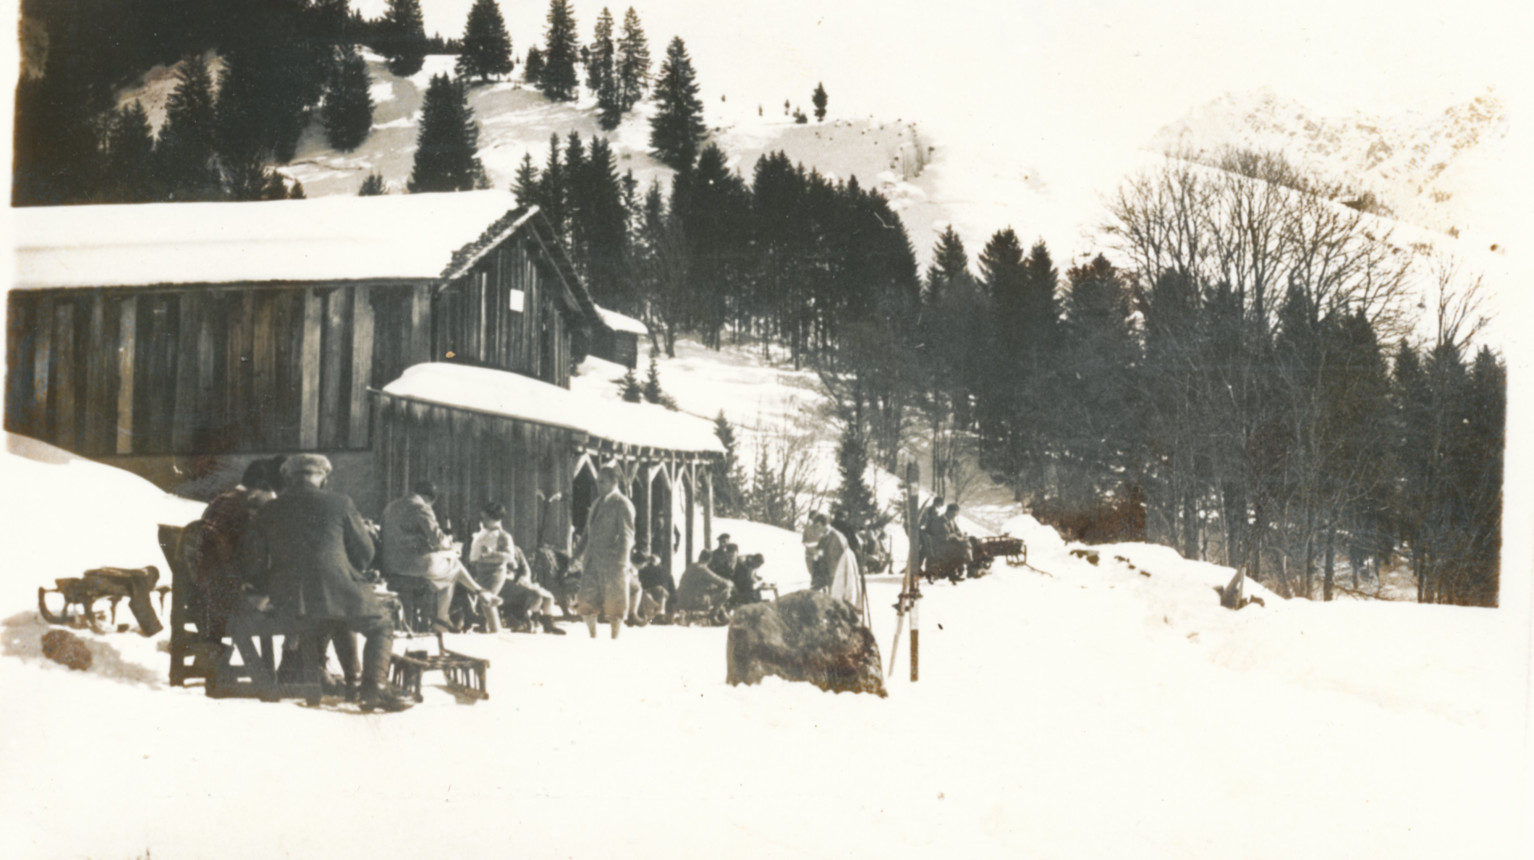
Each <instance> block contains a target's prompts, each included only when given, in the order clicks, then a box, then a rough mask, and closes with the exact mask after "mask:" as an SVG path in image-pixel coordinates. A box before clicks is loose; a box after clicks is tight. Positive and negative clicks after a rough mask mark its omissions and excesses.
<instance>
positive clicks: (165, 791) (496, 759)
mask: <svg viewBox="0 0 1534 860" xmlns="http://www.w3.org/2000/svg"><path fill="white" fill-rule="evenodd" d="M721 359H722V360H721ZM588 368H590V371H591V372H590V373H589V374H588V376H587V379H586V380H585V381H584V382H581V383H578V384H581V385H595V384H596V382H597V381H598V380H600V378H601V377H602V376H603V375H605V374H604V373H602V371H603V370H604V368H598V367H596V366H595V365H588ZM682 368H687V371H688V372H687V373H682V372H681V369H682ZM605 370H606V371H607V372H608V373H611V372H612V370H613V368H612V367H607V368H605ZM793 373H795V372H794V371H792V369H791V368H772V367H758V368H755V369H753V368H752V366H751V365H750V363H749V362H747V361H745V360H744V359H743V358H742V357H741V356H740V355H739V354H736V353H726V354H725V355H724V356H722V357H719V358H716V359H714V360H712V361H711V360H710V359H709V356H708V354H707V353H706V352H705V351H702V350H698V349H697V348H696V347H695V346H694V345H691V344H690V343H688V342H684V343H683V344H682V349H681V350H680V356H679V358H678V359H676V360H675V361H674V362H665V363H664V364H663V369H662V380H663V382H666V383H668V390H669V391H670V392H671V393H672V394H673V395H674V396H676V397H677V398H678V399H679V400H680V401H682V402H683V405H684V408H688V409H696V410H697V411H699V412H700V413H703V414H707V412H708V411H717V410H718V409H719V408H725V409H726V411H727V412H736V413H740V414H749V413H750V412H752V411H759V412H760V413H762V414H770V413H772V412H774V410H778V409H782V410H785V411H783V412H781V413H779V414H780V415H781V416H783V417H786V416H787V415H788V414H789V413H790V412H800V413H802V412H804V411H805V410H806V409H807V408H813V403H814V400H815V398H816V397H817V395H816V394H815V393H814V392H813V391H812V390H810V389H808V388H807V389H804V390H803V391H801V392H800V393H799V394H797V395H793V396H797V397H802V398H805V399H804V400H803V401H802V402H801V401H793V400H792V397H791V396H790V395H789V394H787V393H786V392H787V391H788V390H791V389H792V388H793V387H794V386H792V385H778V384H767V383H766V382H765V381H764V380H763V378H762V376H761V375H762V374H784V375H789V376H792V374H793ZM732 376H739V377H744V378H743V379H737V380H736V382H735V383H733V384H731V383H729V382H727V381H726V380H727V379H729V378H730V377H732ZM609 387H610V389H611V390H612V391H613V392H614V396H616V395H615V392H616V388H613V387H611V386H610V385H609ZM743 392H758V393H760V394H761V395H762V396H760V397H757V398H755V399H753V398H752V397H751V396H750V394H748V393H743ZM790 402H793V404H794V405H792V406H789V405H788V404H789V403H790ZM0 475H3V476H4V478H5V486H6V487H7V490H8V492H7V494H6V498H7V508H6V510H5V511H4V514H5V516H6V517H7V518H8V519H9V521H10V522H11V523H13V524H16V525H18V526H20V527H21V528H20V529H19V530H18V531H15V532H13V533H14V534H18V535H27V536H29V537H30V538H32V540H31V541H29V542H28V543H27V544H26V545H24V546H23V547H20V548H17V549H13V550H12V551H11V555H10V556H9V559H10V560H12V561H13V562H14V563H15V564H14V566H15V570H16V571H24V572H19V573H16V574H14V575H12V576H9V577H7V578H6V579H5V585H4V590H3V591H0V689H3V690H4V691H5V695H4V696H3V697H0V725H3V726H4V727H5V731H4V732H3V733H0V762H4V767H3V768H0V856H18V857H36V858H51V857H60V858H66V857H67V858H75V857H92V858H112V857H124V858H126V857H135V858H136V857H141V856H152V857H156V858H200V857H206V856H211V855H217V856H220V857H230V858H242V857H252V858H256V857H260V858H267V857H272V856H315V855H330V856H353V855H366V856H372V857H377V858H392V857H400V858H419V857H423V856H427V857H431V856H444V857H490V856H503V855H506V854H519V855H523V856H565V857H613V856H622V857H657V858H659V857H664V858H687V857H703V856H715V855H718V854H720V853H722V852H725V853H730V854H734V855H738V856H751V857H756V856H764V857H779V856H805V857H864V856H867V857H874V856H878V857H891V856H893V857H929V856H934V855H938V854H942V855H949V854H968V855H970V856H981V857H991V856H997V857H1000V856H1045V857H1102V856H1133V857H1169V858H1171V857H1177V858H1181V857H1206V856H1240V857H1272V858H1292V857H1298V856H1305V857H1357V856H1389V857H1393V858H1412V857H1422V858H1436V857H1443V856H1473V857H1478V858H1496V857H1508V858H1513V857H1519V856H1522V855H1521V850H1522V849H1523V848H1524V847H1527V842H1525V841H1521V840H1524V839H1526V836H1527V834H1526V833H1525V832H1524V831H1523V830H1522V829H1521V828H1522V827H1523V822H1524V821H1525V820H1526V819H1524V818H1523V817H1521V815H1520V812H1521V805H1520V804H1521V803H1523V802H1524V801H1525V800H1526V799H1527V796H1526V795H1525V794H1523V793H1522V791H1523V790H1524V783H1523V779H1524V778H1525V776H1526V773H1525V771H1524V769H1523V761H1524V755H1523V754H1524V753H1525V752H1526V747H1525V745H1524V744H1525V741H1526V738H1525V729H1526V714H1527V712H1526V710H1525V704H1526V695H1527V690H1528V687H1527V681H1526V678H1527V675H1526V672H1527V663H1526V660H1525V657H1526V654H1527V646H1528V640H1527V638H1526V636H1527V627H1526V626H1524V624H1525V622H1524V619H1523V616H1522V614H1521V613H1520V612H1518V611H1515V610H1479V609H1464V608H1452V607H1426V606H1417V605H1412V604H1395V603H1365V602H1348V603H1333V604H1312V603H1309V602H1306V601H1284V600H1282V599H1280V598H1278V597H1277V596H1275V595H1273V594H1271V593H1269V592H1267V591H1265V590H1264V589H1262V588H1261V587H1260V586H1258V585H1256V584H1255V583H1251V582H1248V583H1247V584H1246V588H1247V593H1248V594H1249V595H1257V596H1259V597H1262V598H1263V600H1264V603H1265V605H1263V606H1256V605H1253V606H1249V607H1247V608H1246V609H1243V610H1241V611H1240V612H1231V611H1229V610H1224V609H1221V608H1220V607H1219V605H1218V600H1217V596H1216V594H1215V592H1214V587H1215V586H1217V585H1222V584H1224V583H1225V582H1226V581H1227V580H1228V579H1229V577H1230V574H1231V572H1230V571H1229V570H1228V569H1226V568H1221V567H1218V566H1215V565H1209V564H1203V563H1195V562H1188V561H1185V560H1183V559H1181V558H1179V557H1178V556H1177V555H1176V554H1175V553H1174V552H1173V551H1171V550H1169V549H1166V548H1164V547H1155V546H1147V545H1142V544H1124V545H1110V546H1101V547H1093V548H1091V553H1080V554H1072V552H1071V551H1072V550H1082V549H1083V548H1081V547H1078V546H1073V545H1067V544H1066V543H1065V542H1063V541H1062V540H1061V539H1060V538H1059V536H1058V535H1057V534H1055V533H1054V532H1053V531H1051V530H1049V529H1047V528H1044V527H1042V526H1040V525H1038V524H1037V523H1036V522H1035V521H1033V520H1032V519H1031V518H1030V517H1027V516H1014V517H1013V518H1012V519H1010V520H1008V521H1005V522H999V523H996V527H997V528H998V529H999V530H1003V531H1007V532H1010V533H1012V534H1015V535H1018V536H1021V537H1023V538H1024V539H1025V540H1026V541H1027V544H1028V547H1029V562H1030V563H1031V565H1032V567H1011V566H1009V565H1007V564H1005V563H1004V562H998V563H997V564H996V566H995V568H994V571H993V573H992V574H991V575H990V576H988V577H985V578H983V579H980V580H976V581H969V582H964V583H961V584H959V585H957V586H955V585H950V584H946V583H944V584H938V585H933V586H928V587H927V588H926V589H925V598H924V600H923V601H922V604H921V610H920V627H921V643H922V650H921V680H920V681H919V682H916V683H912V682H911V681H909V680H908V673H909V668H908V667H909V663H908V658H909V646H908V642H906V641H902V642H901V643H900V645H899V651H898V655H896V659H895V669H896V672H895V674H894V676H893V677H892V678H891V680H890V682H889V683H890V697H889V698H888V699H884V700H879V699H875V698H872V697H867V696H852V695H834V694H826V693H822V692H820V691H818V690H816V689H814V688H813V687H809V686H805V685H793V684H788V683H786V682H781V681H778V680H775V679H769V680H768V681H767V682H765V683H764V684H763V685H761V686H760V687H754V688H732V687H729V686H727V685H726V684H725V683H724V676H725V631H724V630H723V629H722V628H675V627H663V626H655V627H648V628H642V629H626V630H624V631H623V634H622V636H621V638H620V639H619V640H618V641H616V642H613V641H610V640H608V639H606V638H605V635H604V638H600V639H596V640H592V639H590V638H588V637H587V636H586V635H585V633H584V630H583V629H581V628H580V627H579V625H571V626H569V627H568V629H569V632H570V634H571V635H568V636H564V637H553V636H547V635H526V634H521V635H519V634H497V635H482V634H481V635H476V634H470V635H463V636H455V637H450V638H449V646H450V647H453V648H455V649H457V650H460V651H463V652H465V653H470V654H474V655H477V656H483V657H486V658H488V659H489V660H490V661H491V669H490V674H489V690H490V693H491V698H490V699H489V700H488V701H484V702H479V703H475V704H468V703H464V702H460V701H458V700H457V699H456V698H455V697H454V696H453V695H452V694H451V693H449V692H448V691H447V690H446V689H444V688H442V687H441V686H439V685H438V682H437V679H436V678H435V676H428V679H427V688H426V690H425V695H426V701H425V702H424V703H423V704H421V705H419V706H417V707H416V708H414V709H412V710H411V711H409V712H407V713H404V714H399V715H388V716H384V715H373V716H364V715H362V714H360V713H359V712H357V711H356V710H355V709H354V708H353V707H351V706H347V705H344V704H341V703H338V702H328V701H327V703H326V704H324V705H322V706H321V707H320V708H318V709H310V708H307V707H304V706H302V705H299V704H296V703H294V702H285V703H279V704H263V703H260V702H255V701H243V700H224V701H215V700H211V699H207V698H205V697H204V696H203V695H202V692H201V690H200V689H198V688H196V687H195V686H193V687H188V688H184V689H178V688H172V687H169V686H168V685H167V683H166V675H167V666H168V656H167V654H166V652H165V648H166V644H167V643H166V634H164V633H162V634H160V636H158V637H156V638H154V639H144V638H142V637H140V636H138V635H136V634H135V633H123V634H112V635H105V636H97V635H93V634H90V633H88V632H87V633H82V634H81V635H82V636H84V638H85V639H86V640H87V641H88V643H89V646H90V648H91V649H92V651H93V653H94V655H95V658H96V666H95V668H93V669H92V670H91V671H88V672H84V673H81V672H73V671H70V670H66V669H64V668H63V667H61V666H58V665H56V664H54V663H51V662H49V661H47V660H45V659H43V658H42V657H41V656H40V646H39V638H40V635H41V634H42V633H43V632H44V631H45V630H46V629H47V628H46V626H45V625H43V624H42V623H41V622H40V621H39V620H38V618H37V614H36V611H35V609H34V602H33V601H34V599H35V591H33V589H34V588H35V587H36V585H39V584H46V583H47V582H48V581H49V580H50V579H51V578H53V577H55V576H64V575H69V574H71V573H75V572H78V570H80V569H82V568H83V567H87V566H92V565H96V564H102V563H112V564H120V565H138V564H146V563H159V560H158V559H157V558H156V554H157V548H156V547H154V545H153V532H154V525H155V523H157V522H163V521H169V522H184V521H186V520H187V519H190V518H191V517H193V516H195V515H196V514H197V513H198V507H197V506H196V505H192V504H190V503H186V502H180V501H178V500H175V499H173V498H170V497H167V496H165V495H164V494H163V493H161V492H159V491H158V490H157V489H155V488H154V487H152V486H150V485H148V484H146V483H144V482H142V481H140V480H139V479H137V478H134V477H132V476H128V475H126V474H125V473H122V472H119V471H117V470H114V469H111V468H109V467H106V466H103V465H100V464H96V463H91V462H89V461H83V460H80V459H79V458H74V457H71V456H69V455H66V454H62V453H61V452H58V451H57V449H52V448H49V447H48V446H45V445H40V444H38V443H35V442H31V441H29V440H24V439H19V438H16V437H11V438H9V439H8V446H7V451H6V453H5V455H4V457H3V458H0ZM716 532H728V533H730V534H731V535H732V537H733V539H734V540H735V541H736V542H737V543H738V544H740V546H741V547H742V551H744V552H762V553H763V554H764V555H766V556H767V558H768V564H767V567H766V568H765V569H764V575H765V578H767V579H769V580H772V581H776V582H777V583H778V584H779V587H780V589H781V590H782V591H783V592H785V593H786V592H787V591H790V590H793V589H795V588H802V587H804V586H805V585H806V584H807V583H806V575H805V573H804V570H803V566H802V550H801V548H800V546H799V539H798V536H797V535H795V534H793V533H791V532H787V531H783V530H781V529H775V528H772V527H770V526H764V525H759V524H755V523H746V522H741V521H735V520H727V519H722V520H720V521H719V522H718V523H717V525H716ZM1092 554H1095V556H1094V555H1092ZM1083 555H1086V556H1088V557H1082V556H1083ZM1094 557H1095V561H1094V560H1092V559H1093V558H1094ZM162 569H163V565H162ZM898 589H899V585H898V581H897V579H896V578H895V577H890V576H881V577H872V578H871V579H870V595H871V605H872V607H873V610H874V613H873V614H874V628H875V634H876V636H877V639H878V642H879V645H880V647H881V649H883V657H884V659H885V661H886V665H888V664H889V661H890V658H891V656H892V654H891V651H890V645H891V643H892V641H893V637H894V628H895V622H896V616H895V613H894V611H893V609H892V606H893V604H894V602H895V597H896V593H897V591H898ZM404 647H405V646H404V645H403V644H400V643H397V648H400V649H403V648H404Z"/></svg>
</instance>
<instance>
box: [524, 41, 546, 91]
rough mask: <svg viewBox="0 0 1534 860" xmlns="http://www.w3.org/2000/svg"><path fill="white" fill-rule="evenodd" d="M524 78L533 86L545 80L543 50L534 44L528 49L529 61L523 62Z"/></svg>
mask: <svg viewBox="0 0 1534 860" xmlns="http://www.w3.org/2000/svg"><path fill="white" fill-rule="evenodd" d="M522 79H523V80H525V81H527V82H528V83H529V84H532V85H533V86H535V87H536V86H538V85H539V84H540V82H541V81H542V80H543V52H542V51H540V50H538V46H537V45H534V46H532V47H531V48H528V49H527V62H525V63H523V64H522Z"/></svg>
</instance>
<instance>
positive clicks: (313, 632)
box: [246, 454, 411, 711]
mask: <svg viewBox="0 0 1534 860" xmlns="http://www.w3.org/2000/svg"><path fill="white" fill-rule="evenodd" d="M282 475H283V478H285V479H286V481H287V488H286V489H285V490H283V492H282V494H281V495H279V496H278V497H277V498H276V499H274V500H272V501H271V502H268V503H267V504H266V506H265V507H263V508H262V509H261V511H260V513H258V514H257V515H256V519H255V522H254V523H253V524H252V526H251V529H252V531H251V540H250V541H248V542H247V544H246V547H247V553H248V554H247V556H246V564H247V570H248V571H249V572H250V577H251V581H252V582H254V583H256V585H257V587H258V589H260V590H262V591H264V592H265V593H266V595H267V596H268V597H270V598H271V601H272V604H273V606H275V607H276V608H277V610H278V611H280V612H284V613H287V614H288V615H290V616H292V617H294V618H296V619H297V620H298V621H299V622H300V625H301V626H302V627H303V628H304V634H305V635H304V637H303V639H304V647H305V649H306V651H308V652H309V653H307V654H306V655H305V656H306V657H307V659H308V662H309V665H310V666H311V667H314V668H315V670H316V671H317V669H318V667H319V666H321V665H322V659H323V655H322V654H320V653H313V652H315V651H316V650H317V646H318V645H319V644H320V643H324V642H325V641H326V636H325V634H327V633H331V632H334V631H336V630H338V629H348V630H354V631H356V632H358V633H361V634H362V635H363V636H364V637H366V639H367V644H366V646H364V648H363V651H362V690H361V695H360V701H361V704H362V707H363V710H369V711H371V710H373V709H374V708H382V709H383V710H386V711H399V710H404V709H405V708H408V707H410V704H411V703H410V701H409V700H408V699H405V698H402V697H400V696H399V695H397V694H396V693H395V692H394V691H393V690H391V689H390V688H389V684H388V676H389V656H390V653H391V652H392V650H393V644H394V621H393V617H392V614H391V613H390V611H389V608H388V607H387V606H386V605H385V604H384V602H383V601H382V599H380V597H379V596H378V594H377V593H375V592H374V591H373V587H372V585H371V584H370V583H369V582H368V581H367V580H366V579H364V578H363V575H362V573H361V571H363V570H366V569H367V566H368V563H369V562H371V561H372V560H373V539H372V537H371V536H370V535H369V534H368V530H367V527H366V526H365V525H363V522H362V517H361V515H359V514H358V513H357V508H356V506H355V505H353V504H352V500H351V499H350V498H348V497H346V496H344V495H342V494H341V493H334V492H331V491H329V490H326V489H324V485H325V481H326V479H327V478H328V477H329V475H330V461H329V460H328V459H326V458H325V457H322V456H320V455H318V454H299V455H296V456H293V457H289V458H288V459H287V460H286V461H285V462H284V463H283V464H282Z"/></svg>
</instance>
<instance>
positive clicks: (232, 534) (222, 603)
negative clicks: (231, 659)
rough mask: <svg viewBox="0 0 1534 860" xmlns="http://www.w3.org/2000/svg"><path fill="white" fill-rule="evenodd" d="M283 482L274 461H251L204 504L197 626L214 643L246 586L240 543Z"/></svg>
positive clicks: (197, 558) (196, 576) (197, 555)
mask: <svg viewBox="0 0 1534 860" xmlns="http://www.w3.org/2000/svg"><path fill="white" fill-rule="evenodd" d="M279 482H280V479H279V477H278V476H277V474H276V471H275V469H274V464H273V462H272V461H271V460H252V461H251V462H250V464H249V465H248V466H246V467H245V474H244V475H243V476H242V477H241V478H240V483H239V484H238V485H236V486H235V487H234V488H233V489H230V490H225V491H224V492H222V493H219V494H218V495H217V496H214V497H213V500H212V501H210V502H208V506H207V507H206V508H204V509H203V512H202V530H201V532H200V533H199V537H198V541H197V544H196V549H195V550H194V552H193V558H192V571H193V580H194V581H195V582H196V583H197V594H198V606H197V608H198V612H197V630H198V632H199V633H201V634H202V636H203V638H205V639H207V640H208V641H210V642H218V641H221V640H222V639H223V638H224V629H225V627H226V626H227V625H228V623H229V613H230V612H232V611H233V610H234V606H235V603H236V602H237V601H238V600H239V597H240V592H241V591H243V590H244V587H245V574H244V571H242V570H241V569H240V557H239V552H240V546H241V544H242V543H243V542H244V540H245V535H246V533H247V532H249V531H250V524H251V522H253V521H254V520H255V518H256V512H257V511H259V510H261V508H262V506H264V505H265V504H266V503H267V502H270V501H271V500H272V499H275V498H276V497H277V486H278V484H279Z"/></svg>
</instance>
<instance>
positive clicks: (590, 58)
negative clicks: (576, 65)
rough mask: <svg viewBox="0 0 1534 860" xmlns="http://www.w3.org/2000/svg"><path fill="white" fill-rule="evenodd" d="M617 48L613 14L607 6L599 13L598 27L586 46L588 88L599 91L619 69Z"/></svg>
mask: <svg viewBox="0 0 1534 860" xmlns="http://www.w3.org/2000/svg"><path fill="white" fill-rule="evenodd" d="M616 57H617V49H616V47H615V46H614V43H613V16H612V13H611V12H609V11H608V10H607V7H606V6H603V7H602V11H601V13H600V14H598V15H597V23H596V28H595V29H594V30H593V31H592V34H591V44H590V45H588V46H586V89H589V90H591V91H592V92H594V93H595V92H599V91H600V90H601V89H602V83H603V82H604V81H606V80H609V79H611V78H612V76H613V75H614V74H615V73H616V71H617V69H616V68H615V66H614V62H615V60H616Z"/></svg>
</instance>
